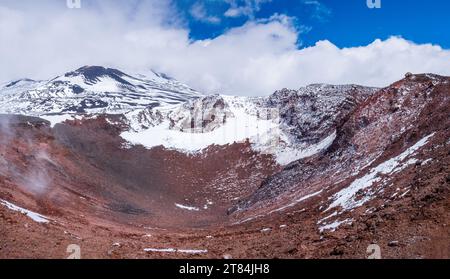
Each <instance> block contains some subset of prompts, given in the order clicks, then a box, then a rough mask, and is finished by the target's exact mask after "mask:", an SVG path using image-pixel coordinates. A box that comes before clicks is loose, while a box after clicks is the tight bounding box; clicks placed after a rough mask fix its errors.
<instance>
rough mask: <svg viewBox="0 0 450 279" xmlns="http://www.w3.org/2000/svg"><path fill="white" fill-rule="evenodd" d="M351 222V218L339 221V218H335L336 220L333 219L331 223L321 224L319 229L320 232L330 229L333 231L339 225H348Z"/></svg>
mask: <svg viewBox="0 0 450 279" xmlns="http://www.w3.org/2000/svg"><path fill="white" fill-rule="evenodd" d="M352 223H353V219H345V220H342V221H339V220H337V221H334V222H333V223H331V224H328V225H323V226H320V227H319V231H320V232H321V233H322V232H324V231H331V232H334V231H336V229H337V228H339V227H340V226H341V225H344V224H345V225H347V224H348V225H350V224H352Z"/></svg>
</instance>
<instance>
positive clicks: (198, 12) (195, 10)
mask: <svg viewBox="0 0 450 279" xmlns="http://www.w3.org/2000/svg"><path fill="white" fill-rule="evenodd" d="M190 14H191V16H192V17H193V18H195V19H196V20H198V21H201V22H206V23H211V24H218V23H220V22H221V19H220V18H219V17H217V16H212V15H208V12H207V11H206V8H205V6H204V4H203V3H202V2H199V1H198V2H195V4H194V5H193V6H192V7H191V10H190Z"/></svg>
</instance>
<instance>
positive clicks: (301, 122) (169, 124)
mask: <svg viewBox="0 0 450 279" xmlns="http://www.w3.org/2000/svg"><path fill="white" fill-rule="evenodd" d="M375 90H376V89H374V88H367V87H362V86H355V85H344V86H332V85H324V84H316V85H310V86H307V87H304V88H300V89H298V90H288V89H283V90H281V91H277V92H275V93H274V94H273V95H271V96H268V97H237V96H224V95H210V96H206V95H203V94H201V93H199V92H197V91H195V90H193V89H191V88H190V87H189V86H187V85H184V84H182V83H180V82H178V81H176V80H175V79H172V78H169V77H167V76H166V75H164V74H158V73H156V72H150V73H149V74H146V75H131V74H126V73H124V72H122V71H119V70H116V69H109V68H104V67H99V66H89V67H88V66H86V67H82V68H80V69H78V70H75V71H73V72H68V73H66V74H64V75H61V76H58V77H56V78H54V79H51V80H48V81H33V80H29V79H23V80H18V81H14V82H11V83H8V84H6V85H3V87H2V88H1V89H0V112H1V113H9V114H12V113H13V114H23V115H29V116H39V117H41V118H44V119H47V120H49V121H51V122H52V124H55V123H60V122H63V121H65V120H70V119H73V118H78V119H79V118H80V117H85V118H92V117H96V116H97V115H99V114H108V115H121V116H124V117H122V118H121V121H120V123H117V122H116V124H120V126H121V127H123V126H125V127H127V128H126V129H124V131H123V132H122V134H121V136H122V137H123V138H124V139H125V140H127V141H128V142H129V143H130V144H140V145H143V146H145V147H147V148H153V147H156V146H161V145H162V146H164V147H166V148H168V149H175V150H179V151H182V152H187V153H195V152H200V151H202V150H204V149H206V148H208V147H209V146H212V145H219V146H223V145H229V144H233V143H235V142H238V143H239V142H245V141H247V140H248V141H249V142H250V144H251V145H252V147H253V149H254V150H255V151H258V152H260V153H262V154H271V155H273V156H274V157H275V158H276V160H277V162H278V163H279V164H281V165H287V164H289V163H291V162H293V161H296V160H299V159H301V158H305V157H309V156H312V155H314V154H316V153H318V152H320V151H322V150H325V149H326V148H327V147H329V146H330V145H331V143H332V142H333V140H334V139H335V137H336V133H335V131H336V123H337V122H338V121H339V119H340V118H342V117H345V116H346V115H347V114H348V113H349V112H350V111H351V110H352V109H353V108H354V107H355V106H356V104H357V103H359V102H360V101H361V100H364V99H365V98H367V96H369V95H370V94H372V93H373V92H375ZM111 123H112V122H111ZM130 144H128V146H130Z"/></svg>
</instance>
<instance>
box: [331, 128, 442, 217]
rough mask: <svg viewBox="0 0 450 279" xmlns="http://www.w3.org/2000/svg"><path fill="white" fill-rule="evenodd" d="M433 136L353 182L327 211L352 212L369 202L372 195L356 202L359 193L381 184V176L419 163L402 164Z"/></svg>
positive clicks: (338, 194) (411, 160)
mask: <svg viewBox="0 0 450 279" xmlns="http://www.w3.org/2000/svg"><path fill="white" fill-rule="evenodd" d="M433 136H434V133H433V134H431V135H429V136H427V137H425V138H423V139H421V140H420V141H418V142H417V143H416V144H415V145H413V146H412V147H410V148H408V149H407V150H406V151H404V152H403V153H402V154H400V155H398V156H396V157H394V158H391V159H390V160H388V161H386V162H384V163H381V164H380V165H378V166H377V167H375V168H373V169H371V170H370V171H369V173H368V174H366V175H364V176H363V177H361V178H358V179H356V180H355V181H353V183H351V184H350V186H348V187H347V188H344V189H342V190H341V191H339V192H338V193H336V194H335V195H333V197H332V199H333V200H334V201H333V202H332V203H331V205H330V206H329V207H328V209H326V210H325V211H328V210H330V209H332V208H335V207H342V208H343V209H344V210H351V209H354V208H356V207H359V206H361V205H363V204H364V203H366V202H367V201H369V200H370V199H371V198H372V197H371V196H370V195H365V196H364V197H363V198H361V199H359V200H356V195H357V193H358V192H359V191H361V190H364V189H367V188H369V187H371V186H372V185H373V184H374V183H376V182H380V181H381V178H380V177H379V174H392V173H397V172H400V171H402V170H403V169H405V168H406V167H408V166H410V165H412V164H414V163H415V162H416V161H417V160H416V159H410V160H408V161H407V162H405V163H402V162H403V161H404V160H405V159H406V158H407V157H409V156H410V155H412V154H414V153H415V152H416V151H417V150H419V149H420V148H421V147H423V146H424V145H425V144H427V143H428V140H429V139H430V138H431V137H433Z"/></svg>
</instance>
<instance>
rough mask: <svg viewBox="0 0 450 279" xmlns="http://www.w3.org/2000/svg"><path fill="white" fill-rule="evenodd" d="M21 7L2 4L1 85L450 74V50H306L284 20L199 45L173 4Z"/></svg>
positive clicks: (242, 87)
mask: <svg viewBox="0 0 450 279" xmlns="http://www.w3.org/2000/svg"><path fill="white" fill-rule="evenodd" d="M16 2H18V1H6V0H2V1H1V2H0V41H1V42H2V43H1V44H0V61H2V63H1V64H0V82H2V81H7V80H10V79H15V78H20V77H31V78H49V77H52V76H54V75H57V74H61V73H63V72H65V71H68V70H73V69H75V68H77V67H80V66H82V65H105V66H110V67H117V68H120V69H124V70H126V71H128V70H130V71H136V70H141V69H144V68H147V69H148V68H154V69H156V70H159V71H163V72H166V73H167V74H169V75H171V76H174V77H176V78H178V79H180V80H182V81H183V82H186V83H187V84H189V85H191V86H193V87H195V88H197V89H199V90H202V91H205V92H208V93H212V92H221V93H229V94H237V95H262V94H265V95H267V94H270V93H272V92H273V91H275V90H277V89H281V88H284V87H288V88H298V87H300V86H303V85H307V84H309V83H318V82H326V83H333V84H341V83H358V84H363V85H372V86H386V85H388V84H389V83H391V82H393V81H395V80H398V79H400V78H402V77H403V75H404V73H406V72H416V73H418V72H433V73H438V74H444V75H450V51H449V50H445V49H442V48H441V47H439V46H434V45H430V44H423V45H420V44H415V43H413V42H410V41H407V40H404V39H402V38H399V37H392V38H390V39H387V40H384V41H381V40H376V41H374V42H373V43H371V44H369V45H367V46H361V47H355V48H343V49H341V48H338V47H336V46H335V45H334V44H332V43H331V42H329V41H320V42H318V43H317V44H316V45H315V46H312V47H309V48H304V49H298V47H297V41H298V37H299V36H302V34H300V33H299V31H298V29H296V28H294V26H293V25H292V20H291V19H290V18H288V17H286V16H282V15H278V16H274V17H272V18H270V19H267V20H264V21H262V20H260V21H257V20H250V21H249V22H247V23H246V24H245V25H244V26H241V27H238V28H233V29H230V30H229V31H227V32H226V33H225V34H223V35H221V36H219V37H217V38H214V39H209V40H202V41H191V40H190V39H189V30H187V29H186V28H185V27H184V25H183V22H180V21H178V20H176V19H177V18H178V15H177V13H176V12H175V11H174V9H173V7H171V5H170V2H169V1H161V0H148V1H138V0H136V1H135V4H136V5H137V7H138V8H139V9H137V10H138V11H140V12H139V13H137V14H136V13H134V12H133V10H136V9H132V8H131V6H129V5H126V4H123V2H125V1H117V2H109V3H111V4H110V5H106V4H103V5H101V4H98V5H93V6H89V7H90V8H88V7H86V6H87V5H86V4H85V3H83V5H84V6H83V8H82V9H80V10H70V9H66V8H64V5H61V7H58V6H55V4H54V3H55V1H50V0H48V1H44V0H43V1H42V2H41V1H39V3H40V4H39V6H37V4H33V3H35V1H29V2H28V4H29V5H27V6H25V5H24V4H23V3H24V2H27V1H20V3H21V4H16ZM56 2H58V1H56ZM61 2H65V1H61ZM91 2H92V3H96V2H95V1H90V3H91ZM100 2H101V3H105V2H103V1H98V3H100ZM33 5H34V9H33V8H32V7H33ZM142 5H144V6H142ZM143 7H145V8H143ZM167 19H170V22H168V21H167Z"/></svg>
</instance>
